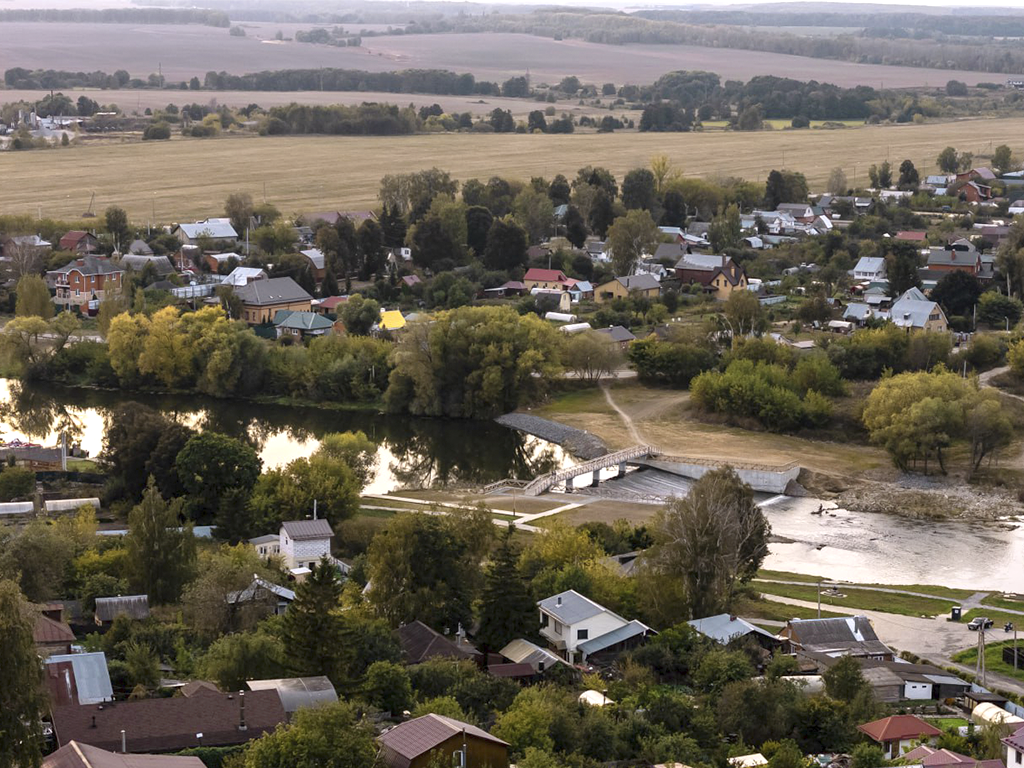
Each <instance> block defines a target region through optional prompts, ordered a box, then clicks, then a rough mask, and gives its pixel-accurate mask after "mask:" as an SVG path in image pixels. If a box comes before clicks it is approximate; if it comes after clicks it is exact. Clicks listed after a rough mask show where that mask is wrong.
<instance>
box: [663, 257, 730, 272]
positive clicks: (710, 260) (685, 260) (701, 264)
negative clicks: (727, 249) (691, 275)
mask: <svg viewBox="0 0 1024 768" xmlns="http://www.w3.org/2000/svg"><path fill="white" fill-rule="evenodd" d="M726 260H727V257H725V256H716V255H715V254H712V253H685V254H683V255H682V257H681V258H680V259H679V261H678V263H677V264H676V269H695V270H700V271H703V272H714V271H715V270H716V269H720V268H721V267H722V264H723V262H725V261H726Z"/></svg>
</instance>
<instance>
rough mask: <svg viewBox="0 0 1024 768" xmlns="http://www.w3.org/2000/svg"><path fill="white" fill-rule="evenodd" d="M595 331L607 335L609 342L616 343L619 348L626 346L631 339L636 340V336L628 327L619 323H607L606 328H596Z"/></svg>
mask: <svg viewBox="0 0 1024 768" xmlns="http://www.w3.org/2000/svg"><path fill="white" fill-rule="evenodd" d="M596 333H600V334H601V335H602V336H605V337H607V339H608V341H609V342H611V343H612V344H617V345H618V346H619V347H620V348H621V349H625V348H626V347H628V346H629V343H630V342H631V341H636V336H634V335H633V334H632V333H631V332H630V331H629V329H628V328H623V327H622V326H621V325H609V326H608V327H607V328H598V329H597V331H596Z"/></svg>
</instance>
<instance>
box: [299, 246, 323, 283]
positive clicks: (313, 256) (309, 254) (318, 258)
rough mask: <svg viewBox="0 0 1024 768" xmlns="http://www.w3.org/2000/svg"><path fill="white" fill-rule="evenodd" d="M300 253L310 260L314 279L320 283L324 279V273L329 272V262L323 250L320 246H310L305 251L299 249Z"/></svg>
mask: <svg viewBox="0 0 1024 768" xmlns="http://www.w3.org/2000/svg"><path fill="white" fill-rule="evenodd" d="M299 255H300V256H302V257H304V258H305V259H306V261H308V262H309V268H310V271H311V272H312V274H313V279H314V280H316V281H317V282H318V283H319V282H320V281H321V280H323V279H324V275H326V274H327V264H326V260H325V259H324V254H323V252H322V251H321V250H320V249H319V248H308V249H306V250H305V251H299Z"/></svg>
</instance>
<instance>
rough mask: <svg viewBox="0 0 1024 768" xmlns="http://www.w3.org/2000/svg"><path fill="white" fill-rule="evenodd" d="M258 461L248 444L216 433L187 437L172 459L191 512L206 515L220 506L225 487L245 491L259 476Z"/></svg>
mask: <svg viewBox="0 0 1024 768" xmlns="http://www.w3.org/2000/svg"><path fill="white" fill-rule="evenodd" d="M261 463H262V462H261V461H260V458H259V456H257V455H256V451H254V450H253V449H252V446H250V445H247V444H245V443H243V442H242V441H241V440H236V439H235V438H233V437H228V436H227V435H222V434H219V433H217V432H203V433H201V434H198V435H195V436H193V437H191V438H189V440H188V442H187V443H185V445H184V446H183V447H182V449H181V452H180V453H178V456H177V458H176V459H175V462H174V467H175V470H176V471H177V473H178V477H179V478H180V480H181V484H182V486H183V487H184V489H185V490H186V491H187V492H188V494H189V497H190V498H189V504H190V506H191V508H192V510H193V514H195V515H209V514H212V513H214V512H215V511H217V509H218V508H219V507H220V503H221V498H222V497H223V496H224V495H225V494H226V493H227V491H228V490H229V489H232V488H239V489H241V490H243V491H249V490H250V489H251V488H252V487H253V485H255V484H256V478H258V477H259V475H260V465H261Z"/></svg>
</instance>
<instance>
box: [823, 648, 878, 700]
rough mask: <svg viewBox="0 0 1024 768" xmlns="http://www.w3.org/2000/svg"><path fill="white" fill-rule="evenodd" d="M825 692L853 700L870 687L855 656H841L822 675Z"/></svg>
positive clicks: (838, 697)
mask: <svg viewBox="0 0 1024 768" xmlns="http://www.w3.org/2000/svg"><path fill="white" fill-rule="evenodd" d="M822 678H824V680H825V692H826V693H827V694H828V695H829V696H831V697H832V698H833V699H838V700H840V701H845V702H851V701H853V700H854V699H855V698H856V697H857V695H858V694H860V693H861V691H863V690H864V689H865V688H866V687H868V682H867V680H865V679H864V674H863V673H862V672H861V669H860V663H859V662H858V661H857V659H855V658H854V657H853V656H841V657H840V658H839V661H837V662H836V663H835V664H833V665H832V666H831V667H829V668H828V669H827V670H826V671H825V673H824V674H823V675H822Z"/></svg>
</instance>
